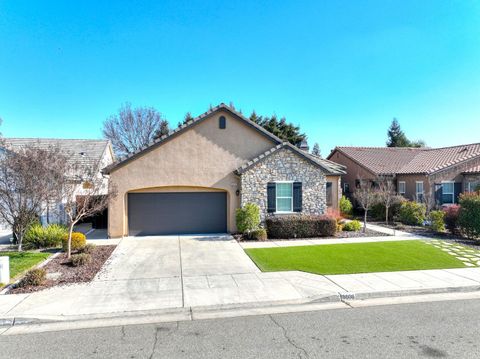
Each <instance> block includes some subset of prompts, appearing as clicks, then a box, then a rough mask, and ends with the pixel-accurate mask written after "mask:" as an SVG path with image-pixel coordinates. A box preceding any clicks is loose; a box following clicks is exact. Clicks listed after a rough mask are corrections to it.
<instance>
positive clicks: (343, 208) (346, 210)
mask: <svg viewBox="0 0 480 359" xmlns="http://www.w3.org/2000/svg"><path fill="white" fill-rule="evenodd" d="M339 207H340V214H341V215H342V216H344V217H349V216H351V215H352V212H353V205H352V202H350V200H349V199H348V198H347V197H345V196H342V198H340V204H339Z"/></svg>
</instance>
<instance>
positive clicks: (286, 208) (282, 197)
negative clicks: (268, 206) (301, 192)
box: [276, 182, 293, 213]
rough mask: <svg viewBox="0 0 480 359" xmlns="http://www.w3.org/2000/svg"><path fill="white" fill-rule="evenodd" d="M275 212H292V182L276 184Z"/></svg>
mask: <svg viewBox="0 0 480 359" xmlns="http://www.w3.org/2000/svg"><path fill="white" fill-rule="evenodd" d="M276 193H277V196H276V201H277V203H276V204H277V206H276V207H277V212H280V213H282V212H283V213H285V212H293V183H292V182H279V183H277V184H276Z"/></svg>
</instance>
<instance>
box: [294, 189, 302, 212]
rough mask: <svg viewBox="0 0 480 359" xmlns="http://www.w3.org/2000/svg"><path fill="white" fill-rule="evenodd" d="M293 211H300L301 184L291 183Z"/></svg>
mask: <svg viewBox="0 0 480 359" xmlns="http://www.w3.org/2000/svg"><path fill="white" fill-rule="evenodd" d="M293 211H294V212H301V211H302V182H293Z"/></svg>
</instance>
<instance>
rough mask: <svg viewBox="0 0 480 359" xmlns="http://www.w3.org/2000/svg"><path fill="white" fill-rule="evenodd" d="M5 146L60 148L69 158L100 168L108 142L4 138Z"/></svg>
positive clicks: (12, 147) (13, 148)
mask: <svg viewBox="0 0 480 359" xmlns="http://www.w3.org/2000/svg"><path fill="white" fill-rule="evenodd" d="M4 142H5V146H6V147H7V148H10V149H12V150H15V148H21V147H25V146H35V147H38V148H47V147H49V146H59V148H60V149H61V150H62V151H63V152H65V153H68V155H69V158H71V159H72V160H75V161H80V163H82V164H83V165H86V166H98V165H100V160H101V159H102V157H103V154H104V153H105V151H106V149H107V146H108V145H109V141H108V140H84V139H59V138H4Z"/></svg>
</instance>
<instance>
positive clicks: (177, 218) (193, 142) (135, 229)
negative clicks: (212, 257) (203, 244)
mask: <svg viewBox="0 0 480 359" xmlns="http://www.w3.org/2000/svg"><path fill="white" fill-rule="evenodd" d="M104 173H106V174H109V176H110V185H111V186H115V188H116V190H117V196H116V197H115V198H114V199H112V201H111V203H110V205H109V210H108V216H109V219H108V232H109V236H110V237H121V236H128V235H130V236H135V235H155V234H176V233H220V232H235V231H236V223H235V211H236V209H237V208H239V207H241V206H243V205H244V204H245V203H249V202H252V203H256V204H257V205H258V206H259V207H260V210H261V217H262V219H265V218H266V216H268V215H282V214H285V213H307V214H323V213H325V212H326V210H327V207H328V206H330V207H333V208H337V207H338V202H339V197H340V196H341V190H340V176H341V175H342V174H344V173H345V172H344V168H343V166H341V165H338V164H336V163H333V162H331V161H328V160H325V159H322V158H320V157H316V156H313V155H311V154H310V153H308V152H307V151H304V150H302V149H300V148H298V147H296V146H293V145H291V144H289V143H286V142H284V141H282V140H281V139H280V138H278V137H276V136H274V135H273V134H271V133H270V132H268V131H267V130H265V129H264V128H263V127H261V126H259V125H258V124H256V123H255V122H253V121H251V120H249V119H247V118H246V117H245V116H243V115H242V114H241V113H239V112H237V111H235V110H234V109H232V108H230V107H229V106H226V105H225V104H220V105H219V106H216V107H214V108H212V109H211V110H209V111H207V112H206V113H204V114H202V115H200V116H198V117H196V118H194V119H193V120H190V121H189V122H187V123H186V124H183V125H181V126H180V127H179V128H177V129H176V130H174V131H173V132H171V133H170V134H169V135H166V136H163V137H161V138H160V139H158V140H156V141H155V142H154V143H152V144H151V145H149V146H147V147H146V148H143V149H142V150H140V151H138V152H137V153H135V154H133V155H131V156H129V157H127V158H124V159H122V160H120V161H118V162H116V163H114V164H113V165H111V166H109V167H107V168H106V169H104Z"/></svg>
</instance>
